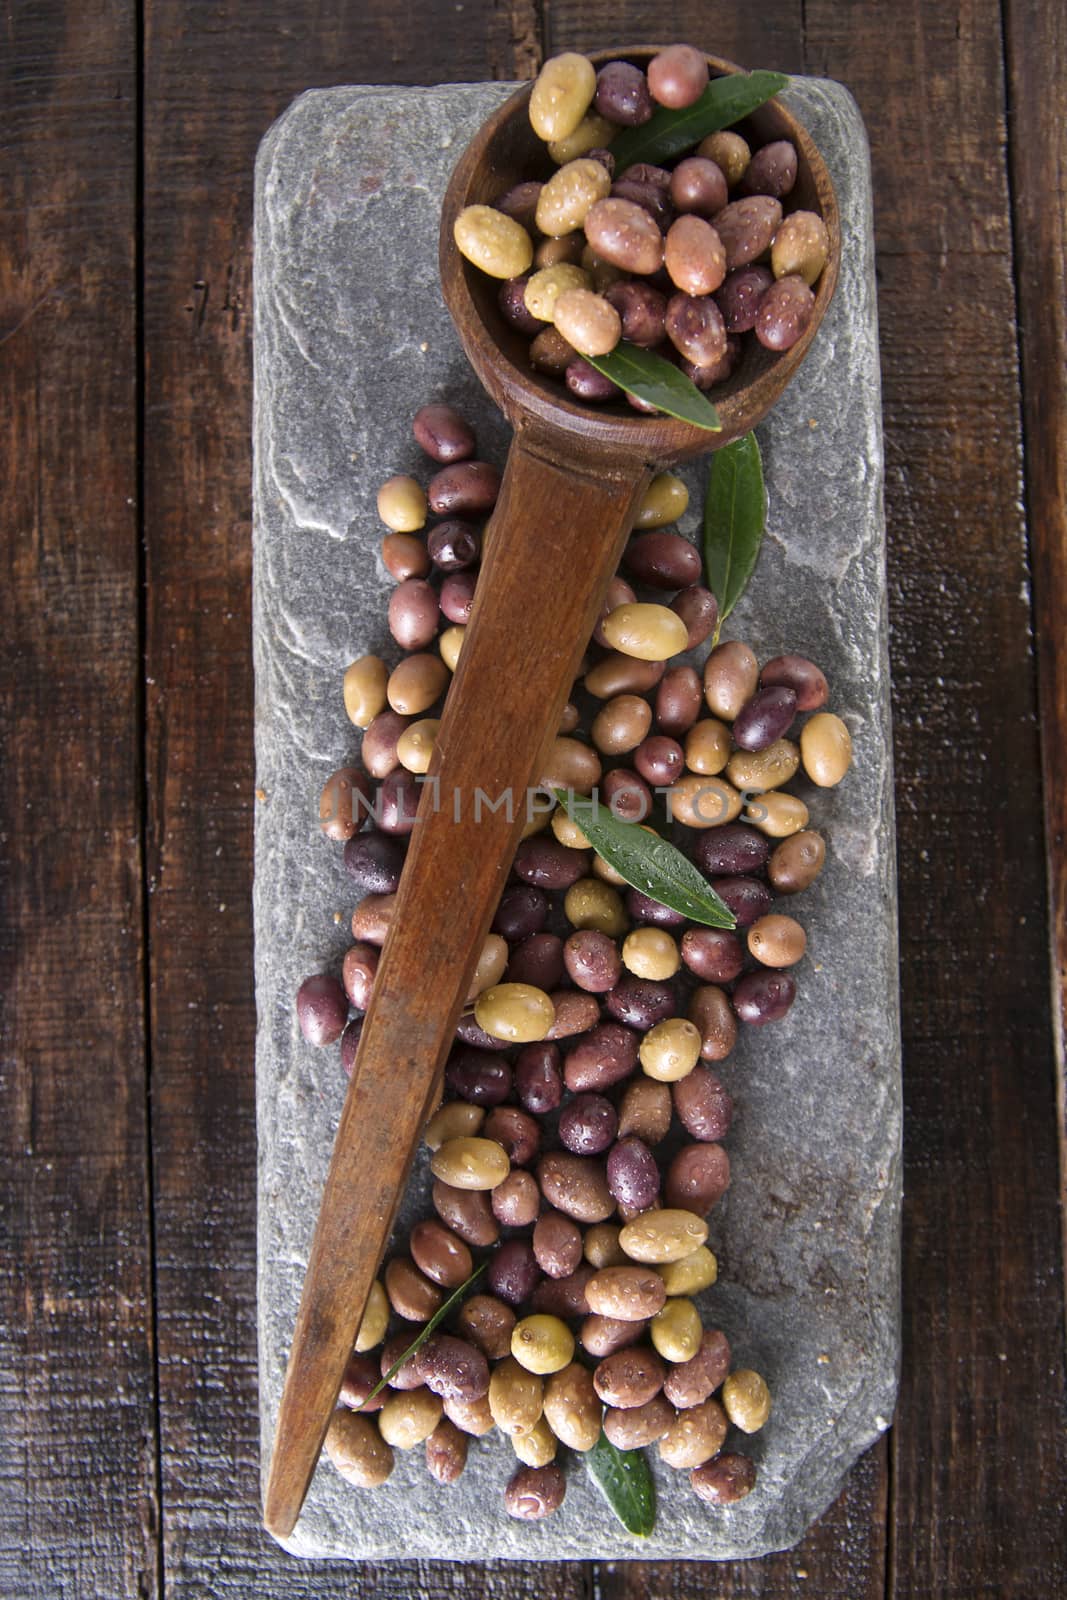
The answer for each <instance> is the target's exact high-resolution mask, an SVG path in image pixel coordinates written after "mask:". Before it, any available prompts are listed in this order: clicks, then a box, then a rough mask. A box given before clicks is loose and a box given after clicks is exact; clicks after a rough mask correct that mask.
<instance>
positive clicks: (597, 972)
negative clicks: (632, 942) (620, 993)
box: [563, 928, 622, 994]
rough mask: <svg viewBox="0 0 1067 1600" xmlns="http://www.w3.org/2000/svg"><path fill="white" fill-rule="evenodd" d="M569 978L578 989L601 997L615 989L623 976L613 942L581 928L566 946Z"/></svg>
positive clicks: (593, 931)
mask: <svg viewBox="0 0 1067 1600" xmlns="http://www.w3.org/2000/svg"><path fill="white" fill-rule="evenodd" d="M563 962H564V965H565V967H566V969H567V976H568V977H569V978H570V980H571V982H572V983H574V984H576V985H577V987H578V988H579V989H584V990H586V991H587V992H588V993H589V994H602V993H604V991H605V990H607V989H611V988H614V986H615V984H616V983H617V982H618V981H619V976H620V974H621V972H622V960H621V958H620V956H619V951H618V947H617V946H616V944H615V941H614V939H611V938H609V937H608V935H607V934H606V933H601V932H600V931H599V929H597V928H579V929H578V930H577V931H576V932H574V933H572V934H571V935H570V937H569V938H568V940H567V942H566V944H565V945H564V946H563Z"/></svg>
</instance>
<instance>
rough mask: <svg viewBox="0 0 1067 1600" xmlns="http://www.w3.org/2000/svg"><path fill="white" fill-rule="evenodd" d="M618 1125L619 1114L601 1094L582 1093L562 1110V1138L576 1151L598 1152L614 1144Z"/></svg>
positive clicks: (569, 1148) (561, 1139) (589, 1154)
mask: <svg viewBox="0 0 1067 1600" xmlns="http://www.w3.org/2000/svg"><path fill="white" fill-rule="evenodd" d="M618 1126H619V1119H618V1115H617V1113H616V1111H615V1107H614V1106H613V1105H612V1103H611V1101H610V1100H606V1099H605V1098H604V1096H603V1095H601V1094H579V1095H576V1096H575V1098H574V1099H573V1100H572V1101H570V1103H569V1104H568V1105H567V1106H565V1107H564V1109H563V1111H562V1112H561V1113H560V1118H559V1137H560V1142H561V1143H562V1144H563V1145H565V1146H566V1148H567V1149H568V1150H571V1151H573V1152H574V1154H575V1155H578V1156H597V1155H600V1153H601V1151H603V1150H607V1149H608V1147H609V1146H610V1145H611V1143H612V1141H613V1140H614V1138H615V1134H616V1132H617V1130H618ZM609 1187H610V1172H609ZM612 1193H614V1190H612ZM617 1198H618V1196H616V1199H617Z"/></svg>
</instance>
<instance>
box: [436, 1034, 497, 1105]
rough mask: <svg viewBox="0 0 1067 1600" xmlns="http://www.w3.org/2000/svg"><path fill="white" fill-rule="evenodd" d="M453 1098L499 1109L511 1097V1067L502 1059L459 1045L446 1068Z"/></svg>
mask: <svg viewBox="0 0 1067 1600" xmlns="http://www.w3.org/2000/svg"><path fill="white" fill-rule="evenodd" d="M445 1082H446V1083H447V1084H448V1087H449V1088H450V1089H451V1090H452V1093H453V1094H458V1095H459V1098H460V1099H461V1100H467V1101H469V1102H470V1104H471V1105H475V1106H498V1105H500V1103H501V1101H503V1100H506V1099H507V1097H508V1095H509V1094H510V1093H511V1067H510V1066H509V1065H508V1063H507V1060H506V1059H505V1057H504V1056H502V1055H496V1054H493V1053H491V1052H490V1051H488V1050H471V1049H470V1048H469V1047H467V1046H465V1045H457V1046H456V1047H455V1048H454V1049H453V1050H452V1053H451V1055H450V1056H449V1058H448V1064H447V1066H446V1067H445Z"/></svg>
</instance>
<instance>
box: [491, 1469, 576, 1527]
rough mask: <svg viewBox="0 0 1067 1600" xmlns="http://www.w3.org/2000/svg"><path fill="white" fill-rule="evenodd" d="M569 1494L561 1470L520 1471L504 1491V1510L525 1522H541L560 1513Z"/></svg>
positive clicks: (509, 1481) (510, 1480)
mask: <svg viewBox="0 0 1067 1600" xmlns="http://www.w3.org/2000/svg"><path fill="white" fill-rule="evenodd" d="M566 1492H567V1480H566V1478H564V1476H563V1474H562V1472H561V1471H560V1469H559V1468H558V1467H556V1466H545V1467H520V1468H519V1470H518V1472H516V1473H515V1475H514V1477H512V1478H510V1479H509V1480H508V1486H507V1488H506V1489H505V1490H504V1507H505V1510H506V1511H507V1513H508V1515H509V1516H511V1517H517V1518H518V1519H519V1520H520V1521H521V1522H539V1521H540V1520H541V1518H542V1517H550V1516H551V1515H552V1514H553V1512H555V1511H558V1510H559V1508H560V1506H561V1505H562V1504H563V1496H564V1495H565V1493H566Z"/></svg>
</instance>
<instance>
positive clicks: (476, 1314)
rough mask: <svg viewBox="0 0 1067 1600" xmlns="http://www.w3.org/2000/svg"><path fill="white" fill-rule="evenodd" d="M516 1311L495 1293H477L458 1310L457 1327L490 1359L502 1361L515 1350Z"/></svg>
mask: <svg viewBox="0 0 1067 1600" xmlns="http://www.w3.org/2000/svg"><path fill="white" fill-rule="evenodd" d="M515 1320H516V1319H515V1313H514V1311H513V1310H512V1309H511V1307H510V1306H509V1305H505V1303H504V1301H503V1300H498V1299H497V1298H496V1296H495V1295H491V1294H474V1295H471V1297H470V1298H469V1299H468V1300H464V1302H463V1304H462V1305H461V1306H460V1308H459V1310H458V1311H457V1313H456V1326H457V1328H458V1329H459V1331H460V1332H461V1333H462V1334H463V1336H464V1338H466V1339H469V1340H470V1342H471V1344H473V1345H476V1346H477V1348H478V1349H479V1350H480V1351H481V1352H482V1354H483V1355H484V1356H486V1357H487V1358H488V1359H489V1360H490V1361H502V1360H503V1359H504V1357H505V1356H506V1355H508V1354H510V1351H511V1330H512V1328H514V1326H515Z"/></svg>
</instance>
